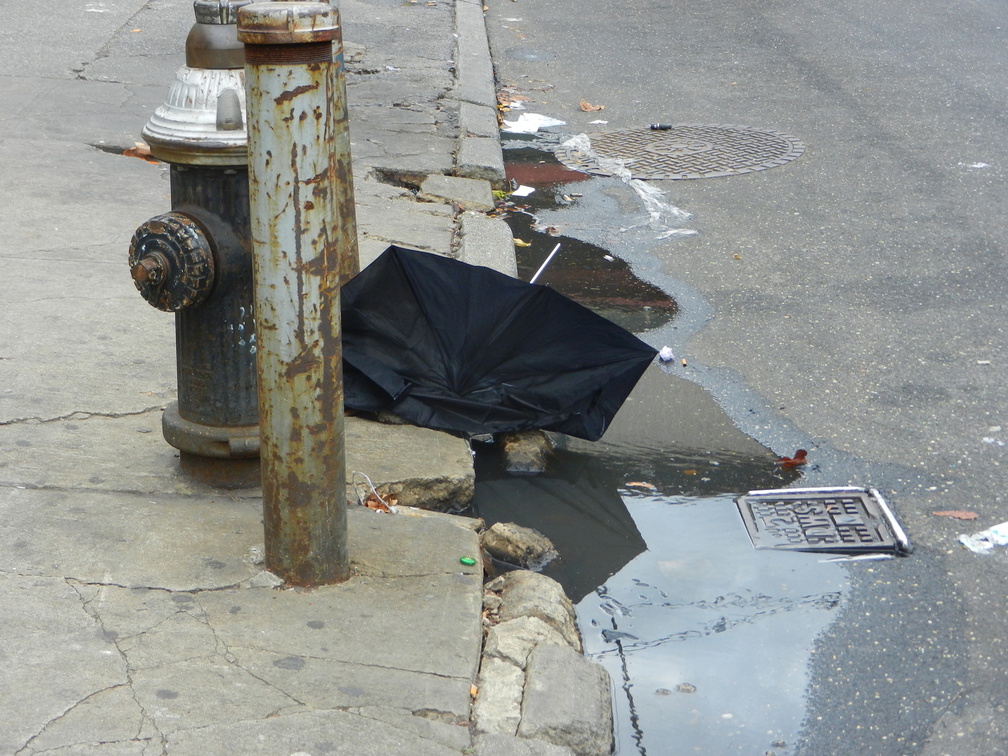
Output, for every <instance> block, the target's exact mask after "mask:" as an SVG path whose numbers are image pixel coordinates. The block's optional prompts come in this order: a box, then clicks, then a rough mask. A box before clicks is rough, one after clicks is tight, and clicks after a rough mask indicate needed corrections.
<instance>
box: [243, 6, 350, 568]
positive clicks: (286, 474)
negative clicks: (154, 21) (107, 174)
mask: <svg viewBox="0 0 1008 756" xmlns="http://www.w3.org/2000/svg"><path fill="white" fill-rule="evenodd" d="M338 35H339V13H338V11H337V10H336V8H334V7H332V6H330V5H328V4H324V3H315V2H298V1H295V2H257V3H252V4H251V5H247V6H245V7H244V8H242V9H241V10H240V12H239V14H238V39H239V40H241V41H242V42H244V43H245V82H246V87H247V93H248V96H247V107H248V131H249V177H250V192H249V193H250V202H251V210H252V258H253V273H254V281H255V309H256V327H257V336H258V352H257V357H258V371H259V422H260V434H261V450H260V455H261V458H262V475H263V511H264V525H265V536H266V567H267V569H269V570H270V571H272V572H274V573H276V574H277V575H279V576H280V577H282V578H283V579H284V580H285V581H286V582H287V583H289V584H291V585H301V586H312V585H323V584H327V583H334V582H338V581H340V580H344V579H345V578H346V577H347V575H348V571H349V561H348V557H347V545H346V544H347V537H346V472H345V461H344V448H343V379H342V363H341V359H342V350H341V347H340V307H339V286H340V257H341V255H342V254H343V253H344V252H346V251H348V250H350V249H353V250H354V251H355V250H356V233H355V234H354V236H355V238H354V239H353V240H350V239H347V238H346V230H345V225H346V224H344V223H342V222H341V219H340V217H339V209H340V208H343V207H346V206H349V207H351V208H352V207H353V197H352V188H350V187H348V186H347V185H345V184H343V185H341V184H340V182H339V176H338V175H337V171H336V170H335V167H336V162H337V161H336V160H334V158H333V154H332V149H331V146H332V144H333V141H334V136H335V133H336V130H337V128H338V126H339V125H338V124H337V122H336V107H335V97H336V90H337V84H336V77H337V73H341V72H342V66H339V65H338V64H337V62H336V61H335V60H334V57H335V56H334V50H336V49H337V48H336V45H335V44H334V40H335V39H337V38H338ZM344 127H345V124H344ZM348 188H349V189H350V191H351V196H349V197H345V196H342V195H343V194H345V193H346V192H347V190H348Z"/></svg>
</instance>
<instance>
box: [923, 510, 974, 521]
mask: <svg viewBox="0 0 1008 756" xmlns="http://www.w3.org/2000/svg"><path fill="white" fill-rule="evenodd" d="M931 514H933V515H935V516H936V517H954V518H955V519H957V520H975V519H976V518H977V517H978V515H977V513H976V512H970V511H968V510H965V509H945V510H942V511H941V512H932V513H931Z"/></svg>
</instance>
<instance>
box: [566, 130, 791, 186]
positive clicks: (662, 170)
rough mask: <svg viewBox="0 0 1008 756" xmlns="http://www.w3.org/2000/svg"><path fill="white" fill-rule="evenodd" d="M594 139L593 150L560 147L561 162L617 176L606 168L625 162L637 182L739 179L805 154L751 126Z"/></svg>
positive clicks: (782, 136) (614, 133) (626, 133)
mask: <svg viewBox="0 0 1008 756" xmlns="http://www.w3.org/2000/svg"><path fill="white" fill-rule="evenodd" d="M588 138H589V140H590V141H591V147H590V149H588V150H587V151H586V150H583V149H580V146H579V145H577V144H576V143H575V140H572V141H571V142H567V143H565V144H562V145H560V147H559V148H558V149H557V158H558V159H559V160H560V162H562V163H563V164H564V165H566V166H568V167H569V168H573V169H574V170H577V171H582V172H584V173H594V174H597V175H603V176H611V175H613V172H612V171H611V170H606V168H605V167H603V164H604V162H605V160H619V161H621V162H622V163H623V165H624V166H625V167H626V168H627V169H628V170H629V171H630V173H631V175H632V176H633V178H637V179H698V178H715V177H718V176H735V175H738V174H740V173H752V172H753V171H762V170H766V169H767V168H773V167H775V166H778V165H784V163H787V162H790V161H791V160H794V159H795V158H796V157H798V156H800V155H801V154H802V153H803V152H804V151H805V145H803V144H802V143H801V142H799V141H798V140H797V139H795V138H794V137H793V136H789V135H787V134H781V133H779V132H776V131H766V130H764V129H753V128H750V127H748V126H693V125H679V126H670V127H668V128H662V129H660V130H659V129H651V128H643V129H622V130H619V131H610V132H607V133H603V134H590V135H589V136H588ZM600 158H601V161H600ZM600 162H601V163H602V164H600Z"/></svg>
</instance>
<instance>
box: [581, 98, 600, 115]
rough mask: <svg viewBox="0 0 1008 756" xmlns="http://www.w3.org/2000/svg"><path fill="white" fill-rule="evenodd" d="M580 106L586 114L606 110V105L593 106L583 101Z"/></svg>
mask: <svg viewBox="0 0 1008 756" xmlns="http://www.w3.org/2000/svg"><path fill="white" fill-rule="evenodd" d="M578 105H580V106H581V110H583V111H584V112H586V113H594V112H595V111H596V110H605V105H592V104H591V103H590V102H588V100H581V101H580V102H579V103H578Z"/></svg>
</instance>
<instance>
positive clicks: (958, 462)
mask: <svg viewBox="0 0 1008 756" xmlns="http://www.w3.org/2000/svg"><path fill="white" fill-rule="evenodd" d="M487 18H488V29H489V31H490V37H491V48H492V54H493V57H494V62H495V65H496V66H497V72H498V78H499V82H500V84H501V85H502V86H503V87H505V89H506V91H507V93H508V95H509V96H510V97H515V96H518V97H523V98H527V99H525V100H523V103H524V105H525V109H526V110H527V111H530V112H537V113H542V114H545V115H549V116H552V117H555V118H559V119H562V120H564V121H566V124H567V125H566V126H563V127H560V128H558V129H555V130H553V131H554V132H555V133H556V134H557V135H558V136H555V137H549V136H547V137H544V138H543V139H541V140H540V141H539V144H541V145H543V146H548V145H549V144H550V143H551V141H552V142H553V143H556V142H557V141H562V140H563V139H564V138H566V137H568V136H570V135H574V134H578V133H582V132H587V133H592V132H597V131H611V130H614V129H620V128H630V127H641V126H645V125H647V124H650V123H654V122H664V123H671V124H735V125H742V126H750V127H757V128H762V129H769V130H775V131H779V132H785V133H788V134H792V135H794V136H795V137H797V138H798V139H800V140H801V142H802V143H803V144H804V145H805V151H804V154H802V155H801V157H799V158H797V159H796V160H794V161H793V162H790V163H788V164H786V165H783V166H781V167H776V168H773V169H770V170H765V171H761V172H757V173H751V174H747V175H740V176H731V177H725V178H716V179H699V180H690V181H663V182H653V183H654V184H656V185H658V186H659V187H660V188H662V189H664V190H665V191H666V196H665V199H666V201H667V202H669V203H670V204H673V205H675V206H676V207H679V208H681V209H683V210H686V211H688V212H689V213H692V216H693V217H692V218H691V219H690V220H689V221H688V222H686V224H685V226H686V227H687V228H689V229H690V230H693V231H696V232H697V233H696V234H695V235H691V236H682V237H673V238H671V239H666V240H664V241H657V240H654V239H653V238H651V239H646V238H643V237H642V236H641V235H640V234H639V233H637V234H636V235H634V234H628V233H627V232H624V231H621V230H620V229H621V228H624V227H625V226H626V217H627V216H628V215H633V214H634V213H639V212H640V210H641V208H640V206H639V204H638V203H639V200H638V198H637V197H636V196H635V195H634V193H633V192H631V191H629V189H627V188H626V187H625V185H621V184H620V182H619V181H617V180H615V179H610V180H606V181H595V182H589V184H587V185H586V187H585V191H584V192H583V194H584V197H583V198H581V199H580V200H579V202H578V206H579V207H575V208H573V209H572V210H571V211H570V212H569V213H568V214H567V215H565V216H564V220H565V222H566V223H567V225H566V226H565V227H564V228H563V229H562V230H563V232H564V233H566V234H569V235H573V236H579V237H581V238H584V239H585V240H587V241H592V242H594V243H598V244H600V245H602V246H605V247H607V248H608V249H611V250H613V252H614V254H617V255H620V256H622V257H625V258H626V259H628V260H629V261H630V262H631V263H632V265H633V266H634V267H635V269H636V270H637V271H638V274H639V275H641V276H642V277H645V278H647V279H649V280H651V281H654V282H656V283H659V284H660V285H661V286H663V287H664V288H665V289H666V290H668V291H669V292H670V293H672V294H673V295H674V296H675V297H676V299H677V300H678V301H679V303H680V305H681V307H682V309H683V316H682V317H681V318H680V319H679V321H678V323H677V326H676V328H674V329H669V330H668V331H667V332H666V333H663V334H661V336H662V338H663V339H664V341H665V342H666V343H669V344H670V345H671V346H673V348H674V349H675V350H676V351H677V352H678V353H682V354H685V355H686V356H687V357H688V361H689V368H688V369H687V370H686V371H684V373H683V374H684V376H685V377H687V378H689V379H690V380H692V381H695V382H696V383H699V384H700V385H702V386H704V387H705V388H706V389H708V390H709V391H710V392H711V393H712V395H713V396H714V397H715V398H716V400H717V401H718V403H719V404H720V405H721V407H722V408H723V409H724V411H725V412H726V413H727V414H728V415H729V416H730V417H731V418H732V420H733V421H734V422H735V423H736V424H737V425H738V426H739V427H740V428H741V429H742V430H744V431H745V432H746V433H748V434H749V435H751V436H752V437H753V438H755V439H756V440H758V441H760V442H762V443H764V444H765V445H767V446H769V447H771V448H772V449H774V450H775V451H776V452H778V453H781V454H787V453H791V452H793V451H794V449H795V448H797V447H798V446H804V447H805V448H808V449H809V450H810V459H811V460H812V463H811V465H810V467H809V469H808V470H807V472H806V478H805V480H804V481H803V482H805V483H808V484H810V485H842V484H848V483H853V484H858V485H873V486H876V487H878V488H880V489H881V490H883V492H884V493H885V494H886V495H887V496H888V497H889V499H890V500H891V501H892V502H893V503H894V505H895V507H896V508H897V510H898V514H899V517H900V519H901V521H902V523H903V525H904V526H905V527H906V528H907V530H908V531H909V533H910V536H911V539H912V540H913V541H914V543H915V545H916V551H915V553H914V554H913V555H912V556H911V557H909V558H907V559H903V560H898V561H894V562H889V563H881V564H880V563H875V564H867V565H866V564H860V565H852V566H851V568H850V571H851V580H852V585H853V588H852V591H851V593H850V596H849V599H848V600H847V602H846V603H845V605H844V607H843V609H842V610H841V612H840V613H839V615H838V619H837V620H836V622H834V624H833V626H832V627H831V628H830V630H829V631H827V633H826V634H825V635H824V636H822V637H821V638H820V639H819V641H818V643H817V648H816V652H815V654H814V655H813V661H812V682H811V685H810V689H809V692H808V710H807V712H806V717H805V723H806V724H805V729H804V734H803V740H802V742H801V744H800V746H799V747H798V749H797V750H798V752H799V753H802V754H812V755H814V756H822V755H824V754H833V753H835V754H853V753H858V754H868V753H871V754H876V753H877V754H916V753H923V754H928V755H929V756H930V755H935V754H994V753H1008V715H1006V710H1005V705H1006V699H1008V673H1006V670H1008V649H1006V648H1005V644H1004V642H1003V638H1004V632H1005V630H1004V628H1005V625H1006V620H1008V611H1006V608H1005V595H1004V589H1003V586H1004V583H1005V572H1006V568H1008V551H1006V550H1002V551H1000V552H998V553H995V554H992V555H987V556H979V555H976V554H973V553H971V552H969V551H967V550H965V549H963V548H962V547H961V546H960V545H959V543H958V541H957V536H958V534H960V533H969V532H974V531H977V530H981V529H984V528H987V527H990V526H992V525H995V524H997V523H1000V522H1003V521H1005V520H1008V501H1006V495H1005V491H1006V483H1008V476H1006V471H1005V462H1006V456H1005V451H1006V447H1005V443H1006V442H1008V401H1006V400H1008V388H1006V381H1005V379H1004V370H1005V367H1004V366H1005V353H1006V340H1008V337H1006V322H1008V307H1006V301H1008V298H1006V289H1008V279H1006V276H1005V250H1006V236H1008V222H1006V214H1008V205H1006V202H1005V195H1006V187H1005V185H1006V181H1008V138H1006V137H1008V114H1006V113H1008V111H1006V102H1008V56H1006V55H1005V54H1004V50H1005V49H1008V6H1006V5H1005V4H1004V3H1002V2H999V0H977V1H975V2H938V1H937V0H914V2H910V1H909V0H907V1H904V0H883V2H880V3H873V4H870V5H866V4H863V3H857V2H853V1H852V0H838V1H837V2H832V3H828V4H826V3H799V2H794V1H785V0H769V1H761V2H753V1H752V0H744V1H743V2H736V1H734V0H708V1H706V2H694V3H680V2H670V0H657V1H655V0H651V1H650V2H643V1H642V0H627V1H626V2H622V3H620V4H619V5H618V6H615V7H614V6H612V4H608V3H603V2H601V1H600V0H580V1H579V2H578V3H576V4H574V5H570V4H566V5H565V4H559V3H547V2H544V1H543V0H516V1H505V0H493V2H492V3H490V5H489V9H488V12H487ZM581 100H584V101H586V102H587V103H589V104H591V105H593V106H599V105H601V106H604V110H591V111H584V110H582V109H581V108H580V107H579V102H580V101H581ZM595 120H605V121H607V123H606V124H594V125H593V124H591V123H590V122H591V121H595ZM557 218H558V219H559V216H557ZM551 220H552V219H551ZM943 510H966V511H969V512H974V513H976V515H977V519H975V520H973V521H970V522H963V521H959V520H954V519H950V518H948V517H940V516H935V515H934V514H932V513H933V512H935V511H943ZM754 695H758V691H754ZM711 753H716V750H712V751H711Z"/></svg>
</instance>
